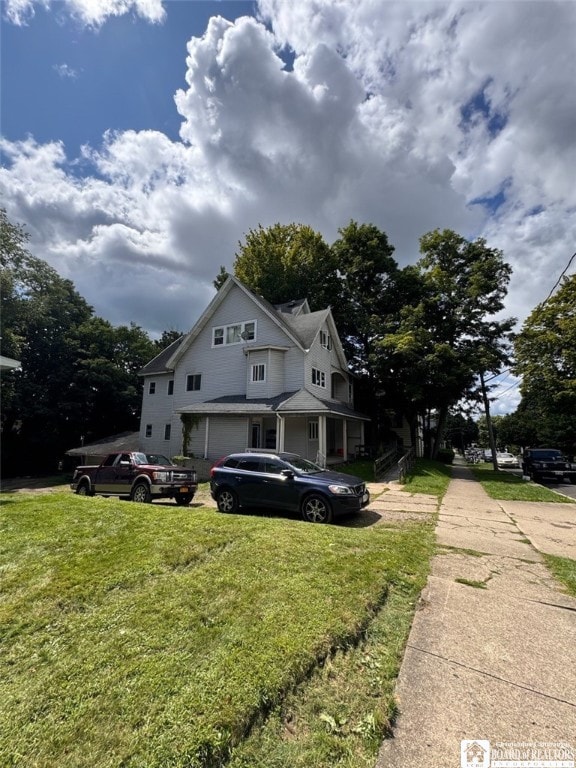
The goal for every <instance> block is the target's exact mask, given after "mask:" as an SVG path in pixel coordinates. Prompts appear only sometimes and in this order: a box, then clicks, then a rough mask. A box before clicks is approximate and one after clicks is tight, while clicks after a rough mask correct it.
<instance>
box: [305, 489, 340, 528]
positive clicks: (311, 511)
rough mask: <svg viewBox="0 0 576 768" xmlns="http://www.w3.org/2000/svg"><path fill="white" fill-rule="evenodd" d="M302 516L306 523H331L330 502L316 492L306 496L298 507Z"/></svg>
mask: <svg viewBox="0 0 576 768" xmlns="http://www.w3.org/2000/svg"><path fill="white" fill-rule="evenodd" d="M300 511H301V512H302V517H303V518H304V520H306V522H308V523H331V522H332V507H331V506H330V502H329V501H328V500H327V499H325V498H324V496H321V495H320V494H318V493H311V494H310V495H309V496H306V497H305V499H304V501H303V502H302V506H301V508H300Z"/></svg>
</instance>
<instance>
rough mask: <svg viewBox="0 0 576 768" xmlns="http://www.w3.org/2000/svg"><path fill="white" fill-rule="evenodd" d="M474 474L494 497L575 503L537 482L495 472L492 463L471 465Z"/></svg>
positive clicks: (491, 496)
mask: <svg viewBox="0 0 576 768" xmlns="http://www.w3.org/2000/svg"><path fill="white" fill-rule="evenodd" d="M470 469H471V470H472V472H473V473H474V476H475V477H476V479H477V480H479V481H480V482H481V484H482V487H483V488H484V490H485V491H486V493H487V494H488V496H490V498H492V499H502V500H503V501H553V502H557V503H559V504H565V503H567V504H573V503H574V502H573V500H572V499H569V498H568V497H566V496H562V495H561V494H559V493H554V491H551V490H550V489H549V488H544V486H542V485H538V484H537V483H531V482H528V481H527V480H523V479H522V478H521V477H518V476H517V475H512V474H511V473H509V472H495V471H494V469H492V465H491V464H475V465H474V466H472V467H470Z"/></svg>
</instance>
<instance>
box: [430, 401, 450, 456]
mask: <svg viewBox="0 0 576 768" xmlns="http://www.w3.org/2000/svg"><path fill="white" fill-rule="evenodd" d="M447 418H448V406H442V408H441V409H440V411H439V413H438V423H437V424H436V434H435V435H434V445H433V447H432V456H431V457H430V458H431V459H435V458H437V456H438V451H439V450H440V443H441V442H442V437H443V435H444V427H445V426H446V419H447Z"/></svg>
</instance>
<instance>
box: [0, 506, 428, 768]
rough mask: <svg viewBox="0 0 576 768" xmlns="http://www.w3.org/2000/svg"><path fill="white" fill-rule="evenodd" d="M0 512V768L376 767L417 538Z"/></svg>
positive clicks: (152, 514)
mask: <svg viewBox="0 0 576 768" xmlns="http://www.w3.org/2000/svg"><path fill="white" fill-rule="evenodd" d="M0 503H1V504H2V509H1V513H0V588H1V592H0V642H1V647H2V654H1V655H0V679H1V680H2V696H1V697H0V765H2V766H22V768H31V767H32V766H33V767H34V768H54V767H55V766H58V768H83V767H84V766H86V768H88V766H89V767H90V768H112V767H115V768H116V767H118V768H120V766H122V768H152V766H156V767H157V768H176V767H177V766H182V768H184V766H186V767H187V768H196V767H198V768H200V767H202V768H211V766H221V765H224V764H228V765H230V766H246V767H247V766H258V765H260V766H262V768H264V766H266V768H272V766H274V765H277V766H281V765H282V766H285V765H290V766H291V767H292V766H299V765H301V766H315V767H316V768H323V767H324V766H325V767H326V768H329V767H330V768H334V767H335V766H350V768H352V766H354V768H358V767H359V766H363V765H366V766H368V765H371V764H373V761H374V756H375V753H376V750H377V747H378V744H379V742H380V739H381V737H382V735H383V733H384V732H385V730H386V728H387V725H388V718H389V717H390V716H391V715H392V714H393V711H394V704H393V685H394V679H395V676H396V674H397V671H398V668H399V664H400V662H401V659H402V653H403V648H404V644H405V641H406V637H407V633H408V630H409V627H410V622H411V618H412V614H413V610H414V606H415V602H416V600H417V597H418V594H419V592H420V590H421V588H422V587H423V585H424V583H425V579H426V575H427V571H428V564H429V559H430V556H431V553H432V548H433V535H432V527H431V526H430V525H428V526H424V525H414V526H412V527H407V528H402V529H395V528H390V527H384V526H375V527H370V528H358V527H346V526H345V525H335V526H313V525H310V524H306V523H301V522H299V521H296V520H293V519H285V518H279V517H266V516H255V515H254V516H250V515H246V516H243V515H236V516H225V515H220V514H218V513H217V512H215V511H214V510H211V509H210V510H208V509H205V508H202V507H199V506H198V507H194V506H192V507H190V508H180V507H176V506H174V505H171V504H161V503H155V504H152V505H138V504H134V503H130V502H124V501H120V500H116V499H102V498H81V497H78V496H75V495H73V494H71V493H69V492H63V493H61V492H54V493H48V494H13V495H6V494H4V495H3V496H2V499H1V501H0Z"/></svg>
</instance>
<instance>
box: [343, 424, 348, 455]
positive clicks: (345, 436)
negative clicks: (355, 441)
mask: <svg viewBox="0 0 576 768" xmlns="http://www.w3.org/2000/svg"><path fill="white" fill-rule="evenodd" d="M342 458H343V459H344V461H348V421H347V420H346V419H343V421H342Z"/></svg>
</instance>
